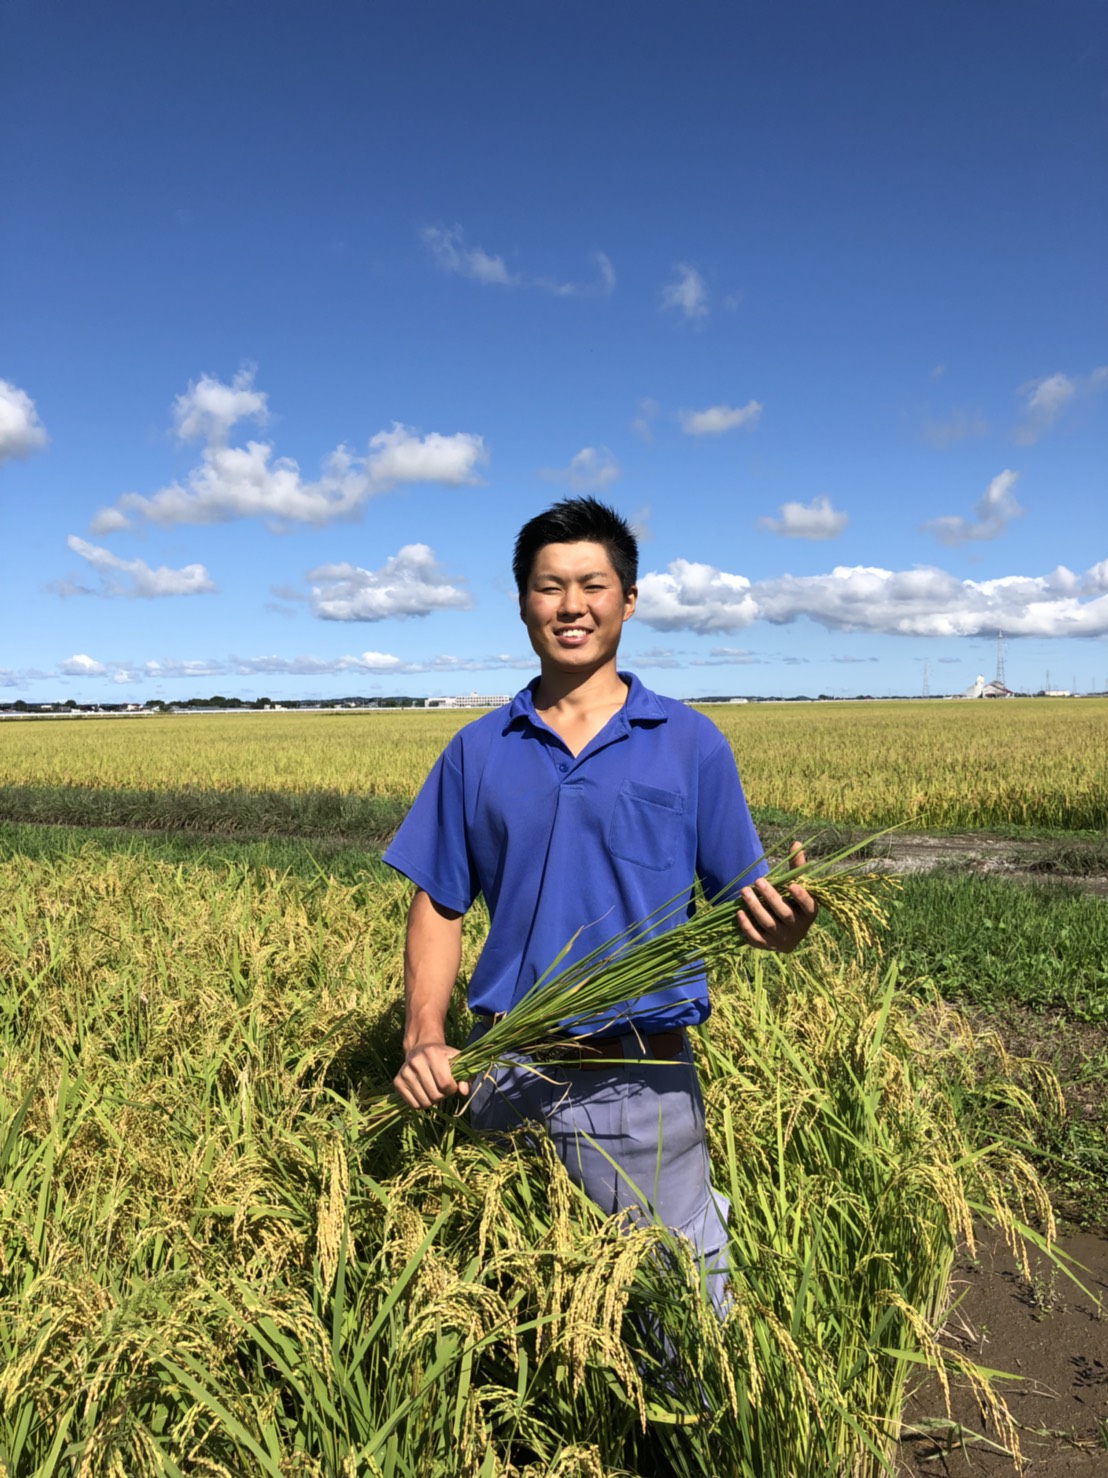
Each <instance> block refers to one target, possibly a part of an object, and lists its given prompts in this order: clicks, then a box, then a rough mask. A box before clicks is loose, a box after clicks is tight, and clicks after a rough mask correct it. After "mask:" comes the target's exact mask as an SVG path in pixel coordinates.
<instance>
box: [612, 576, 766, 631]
mask: <svg viewBox="0 0 1108 1478" xmlns="http://www.w3.org/2000/svg"><path fill="white" fill-rule="evenodd" d="M635 612H636V615H637V617H638V619H639V620H640V621H642V622H643V623H644V624H645V625H647V626H652V627H654V629H655V630H656V631H701V632H703V631H738V630H740V629H741V628H742V627H744V626H749V625H750V623H751V622H752V621H755V620H756V619H757V616H758V607H757V605H756V603H755V602H754V601H753V600H752V599H751V595H750V581H749V580H748V579H746V577H745V576H744V575H729V574H726V573H725V572H724V571H722V570H717V569H714V568H713V567H712V566H711V565H706V564H694V563H692V562H690V561H689V560H686V559H675V560H674V561H673V563H672V564H670V565H668V566H667V567H666V570H665V572H664V573H659V572H657V571H651V573H649V574H646V575H643V576H641V577H640V579H639V599H638V604H637V606H636V607H635Z"/></svg>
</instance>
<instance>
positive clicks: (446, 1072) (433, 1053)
mask: <svg viewBox="0 0 1108 1478" xmlns="http://www.w3.org/2000/svg"><path fill="white" fill-rule="evenodd" d="M457 1055H458V1048H457V1047H448V1046H447V1045H446V1043H445V1042H419V1043H417V1045H416V1046H414V1047H412V1048H411V1049H410V1050H409V1052H408V1053H407V1055H406V1057H405V1058H404V1066H403V1067H402V1068H401V1069H400V1071H399V1072H398V1073H397V1075H396V1077H395V1078H393V1080H392V1086H393V1087H394V1088H395V1089H396V1091H397V1093H399V1094H400V1097H401V1098H402V1099H404V1101H405V1102H406V1103H409V1104H411V1106H412V1108H430V1107H431V1105H432V1104H433V1103H438V1102H439V1101H440V1100H441V1099H443V1098H449V1097H450V1095H451V1094H452V1093H468V1092H469V1084H468V1083H456V1082H455V1081H454V1075H453V1074H452V1073H451V1071H450V1061H451V1058H454V1057H457Z"/></svg>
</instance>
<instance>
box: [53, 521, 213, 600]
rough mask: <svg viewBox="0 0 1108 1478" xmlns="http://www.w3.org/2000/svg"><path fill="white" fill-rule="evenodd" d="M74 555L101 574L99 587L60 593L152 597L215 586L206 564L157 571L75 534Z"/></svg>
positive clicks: (68, 588) (72, 539) (71, 539)
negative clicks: (123, 557) (121, 556)
mask: <svg viewBox="0 0 1108 1478" xmlns="http://www.w3.org/2000/svg"><path fill="white" fill-rule="evenodd" d="M65 542H66V544H67V545H68V546H69V548H70V549H71V550H72V551H73V553H74V554H77V555H80V557H81V558H82V559H83V560H85V561H87V563H88V564H90V565H91V566H92V568H93V569H94V570H95V571H96V573H97V574H98V575H99V576H100V582H101V583H100V587H99V589H98V590H87V589H84V588H83V587H80V586H76V585H69V586H62V587H58V593H65V594H72V595H76V594H84V595H108V596H117V595H125V596H132V597H136V596H137V597H140V598H142V599H144V600H151V599H154V598H155V597H157V596H163V595H205V594H207V593H208V592H209V591H212V590H214V589H215V588H216V587H215V585H214V583H213V582H212V580H211V579H210V578H209V576H208V572H207V570H206V569H205V568H204V566H203V565H184V566H183V567H182V568H181V569H179V570H171V569H170V568H169V567H168V566H167V565H159V566H158V568H157V569H156V570H152V569H151V568H150V566H149V565H148V564H147V563H146V561H145V560H142V559H121V558H120V556H119V555H117V554H113V553H112V552H111V550H110V549H104V548H102V547H101V546H100V545H98V544H90V543H88V541H87V540H85V539H80V538H78V537H77V535H76V534H70V536H69V538H68V539H67V540H66V541H65Z"/></svg>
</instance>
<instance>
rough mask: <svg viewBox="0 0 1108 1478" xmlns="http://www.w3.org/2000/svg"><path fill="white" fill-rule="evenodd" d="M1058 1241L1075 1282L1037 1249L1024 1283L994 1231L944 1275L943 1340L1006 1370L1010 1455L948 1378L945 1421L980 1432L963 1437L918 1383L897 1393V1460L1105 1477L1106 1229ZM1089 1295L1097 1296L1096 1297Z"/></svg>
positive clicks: (912, 1470) (931, 1387)
mask: <svg viewBox="0 0 1108 1478" xmlns="http://www.w3.org/2000/svg"><path fill="white" fill-rule="evenodd" d="M1059 1246H1060V1247H1061V1248H1062V1250H1063V1251H1065V1252H1068V1253H1069V1254H1070V1256H1072V1257H1074V1258H1076V1259H1077V1261H1078V1262H1080V1263H1082V1264H1084V1267H1085V1269H1087V1271H1083V1270H1082V1269H1080V1268H1079V1269H1076V1270H1075V1271H1076V1273H1077V1276H1078V1277H1079V1278H1080V1279H1081V1281H1082V1283H1083V1284H1084V1285H1085V1288H1086V1290H1088V1291H1087V1292H1083V1291H1082V1290H1081V1289H1078V1288H1076V1287H1075V1286H1074V1285H1073V1284H1072V1283H1071V1282H1070V1281H1069V1279H1068V1278H1066V1277H1065V1276H1064V1275H1063V1274H1060V1273H1058V1272H1057V1271H1056V1270H1054V1269H1052V1267H1051V1265H1050V1264H1049V1262H1047V1261H1046V1260H1045V1259H1043V1258H1041V1257H1037V1258H1036V1259H1035V1262H1034V1265H1033V1269H1032V1273H1033V1276H1032V1281H1031V1283H1030V1284H1028V1283H1027V1282H1026V1281H1025V1279H1024V1278H1023V1277H1022V1275H1021V1274H1020V1273H1019V1271H1018V1270H1017V1268H1016V1265H1015V1263H1014V1261H1013V1259H1012V1257H1011V1255H1010V1253H1009V1252H1008V1250H1007V1248H1005V1246H1004V1244H1003V1242H1000V1241H998V1240H997V1239H996V1238H995V1237H991V1238H990V1239H989V1240H987V1241H985V1242H983V1243H982V1244H981V1245H980V1246H979V1247H978V1256H977V1259H976V1260H970V1259H969V1258H967V1257H962V1258H960V1259H959V1260H958V1262H957V1264H956V1266H955V1270H954V1275H953V1279H952V1283H951V1297H952V1299H953V1300H954V1303H955V1307H954V1308H953V1310H952V1312H951V1314H950V1316H949V1318H948V1320H947V1325H946V1329H945V1337H946V1340H947V1342H948V1343H949V1344H951V1345H952V1346H954V1347H955V1348H956V1349H959V1350H960V1351H961V1352H962V1353H964V1354H965V1355H967V1356H968V1357H969V1358H970V1359H971V1360H974V1361H975V1362H976V1363H978V1364H980V1365H984V1366H988V1367H991V1368H993V1369H1002V1370H1005V1371H1008V1372H1011V1374H1012V1375H1014V1376H1016V1377H1018V1379H1015V1380H1001V1381H998V1382H997V1385H998V1388H999V1389H1000V1390H1001V1391H1002V1392H1003V1394H1004V1397H1005V1400H1006V1401H1007V1404H1008V1408H1009V1410H1010V1411H1011V1413H1012V1416H1013V1418H1014V1419H1015V1422H1016V1424H1017V1429H1018V1433H1019V1444H1020V1449H1021V1451H1022V1455H1023V1457H1022V1465H1021V1466H1019V1467H1017V1468H1015V1469H1013V1462H1012V1458H1011V1457H1010V1456H1008V1455H1006V1454H1005V1453H1004V1452H1003V1451H998V1450H996V1449H995V1447H993V1446H991V1444H996V1443H997V1440H998V1433H997V1432H996V1431H995V1430H994V1429H990V1428H988V1427H987V1426H986V1424H985V1423H984V1422H983V1420H982V1418H981V1415H980V1413H979V1412H978V1410H977V1404H976V1402H975V1400H974V1399H973V1397H972V1396H971V1395H970V1394H969V1392H967V1391H966V1390H960V1389H952V1392H951V1405H952V1415H953V1417H954V1420H955V1423H961V1424H962V1425H963V1426H964V1427H965V1429H966V1430H967V1431H969V1432H973V1433H979V1434H981V1435H982V1437H984V1438H985V1439H987V1440H985V1441H973V1440H970V1439H968V1438H965V1439H964V1438H963V1437H962V1435H961V1433H960V1431H959V1428H958V1427H957V1426H956V1425H951V1423H950V1422H949V1421H948V1420H947V1417H946V1412H945V1407H944V1403H943V1397H942V1391H941V1389H940V1387H939V1384H938V1382H937V1381H934V1380H931V1379H928V1380H927V1381H925V1382H922V1383H921V1384H920V1386H919V1388H918V1389H917V1390H916V1391H915V1392H914V1394H913V1395H912V1397H911V1399H910V1400H909V1402H908V1406H907V1410H906V1413H905V1425H904V1436H903V1438H902V1440H901V1444H900V1449H899V1462H898V1467H897V1471H898V1473H900V1474H902V1475H905V1478H922V1475H924V1474H948V1473H949V1474H956V1473H958V1474H966V1475H969V1478H973V1475H989V1478H993V1475H996V1478H1000V1475H1002V1474H1005V1473H1012V1472H1013V1470H1014V1471H1016V1472H1019V1473H1022V1474H1028V1475H1039V1474H1042V1475H1044V1478H1046V1475H1049V1478H1108V1240H1106V1239H1104V1238H1101V1237H1092V1236H1075V1237H1067V1238H1062V1239H1060V1241H1059ZM1097 1299H1099V1300H1100V1306H1099V1307H1098V1305H1097V1302H1096V1300H1097Z"/></svg>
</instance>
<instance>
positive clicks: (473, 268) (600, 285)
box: [419, 226, 616, 298]
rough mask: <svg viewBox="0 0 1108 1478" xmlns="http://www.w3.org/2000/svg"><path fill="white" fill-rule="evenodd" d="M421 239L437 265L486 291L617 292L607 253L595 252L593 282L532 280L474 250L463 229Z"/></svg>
mask: <svg viewBox="0 0 1108 1478" xmlns="http://www.w3.org/2000/svg"><path fill="white" fill-rule="evenodd" d="M419 234H420V239H421V240H422V241H423V244H424V245H425V246H426V247H427V249H428V251H429V252H430V253H431V256H432V258H433V259H434V261H435V264H436V265H437V266H438V267H440V268H441V269H442V270H443V271H444V272H450V273H453V274H454V275H456V276H458V277H468V278H470V279H471V281H473V282H480V283H483V284H484V285H485V286H486V287H535V288H540V289H541V290H542V291H543V292H547V293H552V294H553V295H554V297H556V298H606V297H608V296H610V294H611V293H612V292H613V291H614V290H615V285H616V272H615V268H614V267H613V266H612V262H611V258H610V257H609V256H608V255H607V253H606V252H602V251H595V252H593V254H592V257H591V261H592V263H593V266H594V267H595V268H596V278H595V280H594V281H592V282H584V283H581V282H567V281H563V280H561V279H559V278H555V277H531V276H527V275H526V274H524V273H522V272H511V271H509V269H508V266H507V264H506V262H505V261H504V258H503V257H500V256H493V255H492V253H491V252H487V251H485V249H484V248H483V247H480V246H470V245H469V244H468V242H467V241H466V237H465V232H464V231H463V229H462V228H461V226H452V227H450V229H449V230H447V229H444V228H443V227H442V226H425V227H424V229H423V230H422V231H421V232H420V233H419Z"/></svg>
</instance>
